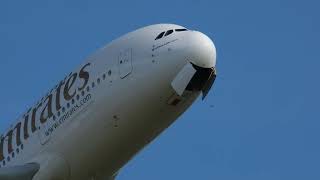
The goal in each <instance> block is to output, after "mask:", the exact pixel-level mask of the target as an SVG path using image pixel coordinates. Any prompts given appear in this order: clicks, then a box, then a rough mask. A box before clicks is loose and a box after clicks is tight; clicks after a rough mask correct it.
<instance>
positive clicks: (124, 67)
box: [118, 48, 133, 79]
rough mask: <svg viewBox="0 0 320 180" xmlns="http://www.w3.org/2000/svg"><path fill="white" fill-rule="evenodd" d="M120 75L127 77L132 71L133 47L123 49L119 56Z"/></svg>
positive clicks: (122, 77)
mask: <svg viewBox="0 0 320 180" xmlns="http://www.w3.org/2000/svg"><path fill="white" fill-rule="evenodd" d="M118 66H119V75H120V78H121V79H124V78H126V77H127V76H128V75H129V74H130V73H131V72H132V68H133V67H132V48H129V49H126V50H125V51H122V52H121V53H120V55H119V58H118Z"/></svg>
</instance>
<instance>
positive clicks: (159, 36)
mask: <svg viewBox="0 0 320 180" xmlns="http://www.w3.org/2000/svg"><path fill="white" fill-rule="evenodd" d="M164 33H165V31H163V32H161V33H160V34H159V35H158V36H157V37H156V39H155V40H157V39H160V38H162V37H163V35H164Z"/></svg>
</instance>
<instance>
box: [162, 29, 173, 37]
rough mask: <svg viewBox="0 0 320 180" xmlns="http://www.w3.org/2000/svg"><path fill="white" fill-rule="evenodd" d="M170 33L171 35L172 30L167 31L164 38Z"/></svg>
mask: <svg viewBox="0 0 320 180" xmlns="http://www.w3.org/2000/svg"><path fill="white" fill-rule="evenodd" d="M172 33H173V30H169V31H167V32H166V34H165V35H164V36H168V35H170V34H172Z"/></svg>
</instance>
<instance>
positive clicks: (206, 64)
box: [186, 31, 216, 68]
mask: <svg viewBox="0 0 320 180" xmlns="http://www.w3.org/2000/svg"><path fill="white" fill-rule="evenodd" d="M186 48H187V52H188V53H187V58H188V60H189V61H190V62H191V63H192V64H194V65H196V66H199V67H202V68H212V67H215V65H216V48H215V46H214V44H213V42H212V40H211V39H210V38H209V37H208V36H206V35H205V34H203V33H201V32H198V31H191V32H190V34H189V35H188V38H187V42H186Z"/></svg>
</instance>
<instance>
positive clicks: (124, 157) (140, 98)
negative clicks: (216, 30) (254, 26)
mask: <svg viewBox="0 0 320 180" xmlns="http://www.w3.org/2000/svg"><path fill="white" fill-rule="evenodd" d="M215 79H216V48H215V45H214V43H213V41H212V40H211V39H210V38H209V37H208V36H206V35H205V34H203V33H201V32H199V31H194V30H189V29H187V28H185V27H183V26H180V25H175V24H155V25H150V26H146V27H143V28H140V29H138V30H135V31H133V32H130V33H128V34H126V35H124V36H122V37H120V38H118V39H116V40H113V41H112V42H111V43H109V44H107V45H106V46H104V47H102V48H101V49H99V50H97V51H96V52H95V53H94V54H92V55H91V56H89V57H88V58H87V59H86V60H85V61H84V62H83V63H82V64H81V65H80V66H79V67H77V68H76V69H74V70H73V71H71V72H70V73H69V74H68V75H67V76H65V78H64V79H63V80H61V81H60V82H58V83H57V84H56V86H54V87H53V88H52V89H50V90H49V91H48V92H47V93H46V95H45V96H43V98H41V99H40V100H39V101H38V102H37V103H35V105H34V106H32V107H31V108H29V109H28V110H27V111H26V112H24V113H23V115H22V116H21V117H20V118H18V120H17V121H16V122H15V123H13V124H12V125H11V126H10V128H9V129H7V130H6V131H5V132H4V133H3V134H2V135H1V141H0V180H114V179H116V176H117V174H118V173H119V172H120V171H121V169H122V168H123V167H124V166H125V165H126V164H127V163H128V161H130V160H131V159H132V158H133V157H134V156H135V155H136V154H138V153H139V152H140V151H141V150H142V149H143V148H144V147H145V146H146V145H148V144H149V143H150V142H151V141H153V140H154V139H155V138H156V137H157V136H158V135H159V134H160V133H162V132H163V131H164V130H165V129H167V128H168V127H169V126H170V125H171V124H172V123H173V122H175V120H177V119H178V117H179V116H180V115H181V114H183V113H184V112H185V111H186V110H187V109H188V108H189V107H190V106H191V105H192V104H193V103H194V102H195V101H196V100H197V99H198V97H199V96H201V95H202V99H204V98H205V97H206V96H207V95H208V93H209V91H210V89H211V87H212V85H213V84H214V81H215Z"/></svg>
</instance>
